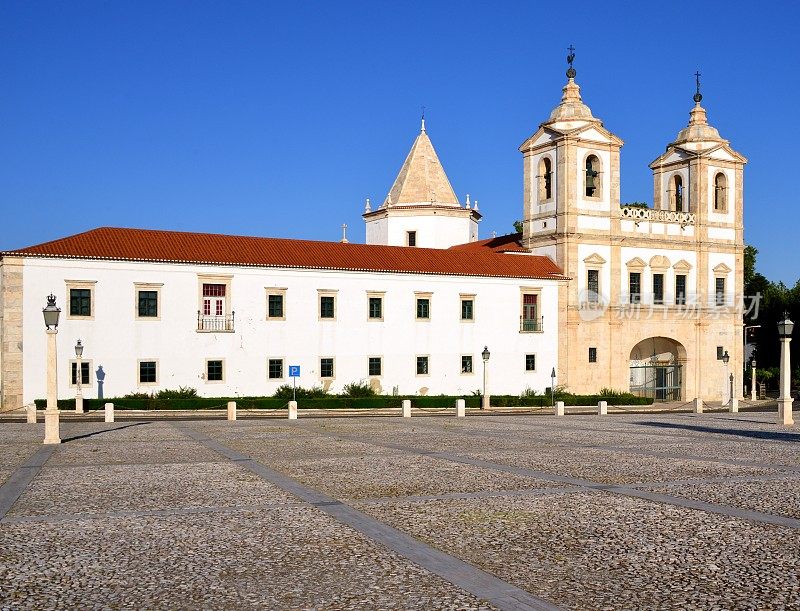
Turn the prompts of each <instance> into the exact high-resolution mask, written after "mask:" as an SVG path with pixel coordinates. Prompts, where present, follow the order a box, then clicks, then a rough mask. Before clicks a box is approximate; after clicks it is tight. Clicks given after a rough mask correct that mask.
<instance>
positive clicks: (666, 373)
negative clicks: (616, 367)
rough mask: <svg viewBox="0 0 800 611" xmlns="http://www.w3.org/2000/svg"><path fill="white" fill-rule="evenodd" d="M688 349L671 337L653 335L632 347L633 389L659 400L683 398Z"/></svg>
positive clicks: (634, 392)
mask: <svg viewBox="0 0 800 611" xmlns="http://www.w3.org/2000/svg"><path fill="white" fill-rule="evenodd" d="M685 363H686V349H685V348H684V347H683V345H682V344H681V343H680V342H677V341H675V340H674V339H670V338H668V337H649V338H647V339H644V340H642V341H640V342H639V343H638V344H636V345H635V346H634V347H633V349H632V350H631V355H630V385H631V386H630V388H631V392H632V393H633V394H635V395H638V396H640V397H652V398H653V399H654V400H656V401H680V400H682V399H683V365H684V364H685Z"/></svg>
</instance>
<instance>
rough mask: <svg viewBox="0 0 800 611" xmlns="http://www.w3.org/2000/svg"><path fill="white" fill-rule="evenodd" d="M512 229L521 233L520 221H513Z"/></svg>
mask: <svg viewBox="0 0 800 611" xmlns="http://www.w3.org/2000/svg"><path fill="white" fill-rule="evenodd" d="M514 231H516V232H517V233H522V221H514Z"/></svg>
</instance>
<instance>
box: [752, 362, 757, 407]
mask: <svg viewBox="0 0 800 611" xmlns="http://www.w3.org/2000/svg"><path fill="white" fill-rule="evenodd" d="M757 396H758V393H756V360H755V359H753V360H752V361H750V400H751V401H755V400H756V397H757Z"/></svg>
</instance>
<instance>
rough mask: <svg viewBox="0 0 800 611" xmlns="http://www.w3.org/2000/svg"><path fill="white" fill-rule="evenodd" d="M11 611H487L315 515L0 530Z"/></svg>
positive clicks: (1, 572) (279, 513) (1, 571)
mask: <svg viewBox="0 0 800 611" xmlns="http://www.w3.org/2000/svg"><path fill="white" fill-rule="evenodd" d="M0 550H2V557H3V562H1V563H0V583H2V584H4V586H3V592H2V600H3V606H4V607H5V606H6V605H7V606H13V607H14V608H15V609H41V608H81V609H107V608H131V609H134V608H135V609H142V608H145V609H175V608H218V609H222V608H255V607H260V608H273V609H276V608H283V609H289V608H294V609H300V608H304V609H321V608H326V609H356V608H360V609H367V608H369V609H378V608H383V609H404V608H405V609H433V608H437V609H490V608H491V607H490V606H489V605H488V604H486V603H485V602H482V601H480V600H478V599H476V598H475V597H474V596H472V595H471V594H469V593H467V592H465V591H463V590H461V589H459V588H456V587H454V586H452V585H451V584H449V583H447V582H445V581H444V580H442V579H441V578H439V577H437V576H435V575H432V574H431V573H429V572H428V571H426V570H424V569H422V568H420V567H418V566H416V565H414V564H412V563H410V562H408V561H406V560H404V559H403V558H402V557H400V556H398V555H397V554H395V553H392V552H389V551H387V550H386V549H385V548H383V547H382V546H380V545H377V544H374V543H372V542H371V541H370V540H369V539H368V538H366V537H364V536H363V535H360V534H358V533H356V532H354V531H353V530H351V529H350V528H347V527H345V526H342V525H340V524H338V523H336V521H335V520H333V519H332V518H329V517H327V516H325V515H323V514H322V513H320V512H319V511H317V510H315V509H312V508H310V507H306V508H292V509H275V510H272V511H270V513H269V514H268V515H264V514H263V513H255V512H246V511H243V512H236V513H233V514H226V515H225V517H224V519H216V520H214V519H209V517H208V516H206V515H184V516H170V517H157V518H154V517H150V518H146V517H137V518H105V519H97V520H83V521H77V522H74V523H72V524H71V525H69V527H65V526H64V524H62V523H58V524H44V525H43V524H39V523H37V524H10V525H3V527H2V528H1V529H0Z"/></svg>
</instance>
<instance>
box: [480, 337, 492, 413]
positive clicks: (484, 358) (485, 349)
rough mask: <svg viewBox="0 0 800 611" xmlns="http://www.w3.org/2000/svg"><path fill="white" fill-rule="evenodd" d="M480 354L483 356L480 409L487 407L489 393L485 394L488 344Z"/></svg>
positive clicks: (488, 355)
mask: <svg viewBox="0 0 800 611" xmlns="http://www.w3.org/2000/svg"><path fill="white" fill-rule="evenodd" d="M481 356H482V357H483V400H482V402H481V409H489V395H487V394H486V364H487V363H488V362H489V357H490V356H491V353H490V352H489V347H488V346H484V347H483V352H481Z"/></svg>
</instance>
